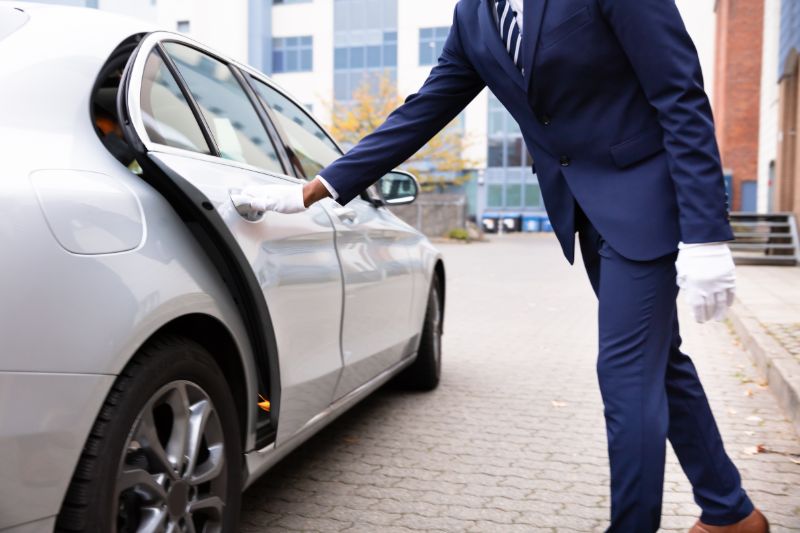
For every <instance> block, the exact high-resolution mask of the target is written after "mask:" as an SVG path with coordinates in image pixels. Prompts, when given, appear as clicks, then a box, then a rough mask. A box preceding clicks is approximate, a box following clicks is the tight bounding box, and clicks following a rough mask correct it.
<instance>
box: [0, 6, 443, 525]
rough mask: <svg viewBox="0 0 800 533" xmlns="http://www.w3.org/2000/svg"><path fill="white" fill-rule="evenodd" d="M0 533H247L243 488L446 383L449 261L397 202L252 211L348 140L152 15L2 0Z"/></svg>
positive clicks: (399, 190) (394, 181) (392, 188)
mask: <svg viewBox="0 0 800 533" xmlns="http://www.w3.org/2000/svg"><path fill="white" fill-rule="evenodd" d="M0 146H2V149H1V150H0V154H2V155H1V157H0V213H2V217H0V249H2V251H3V253H2V259H0V265H1V266H0V268H2V270H1V271H0V294H2V300H0V530H2V531H3V532H14V533H38V532H44V531H48V532H49V531H53V530H56V531H70V532H77V531H85V532H93V533H106V532H111V533H114V532H120V533H121V532H133V531H142V532H149V531H152V532H159V531H164V532H173V531H189V532H193V531H198V532H199V531H205V532H220V531H223V532H232V531H235V530H236V523H237V520H238V514H239V502H240V497H241V491H242V490H243V489H244V488H246V487H247V486H248V485H249V484H250V483H252V482H253V481H254V480H255V479H256V478H258V476H260V475H261V474H263V473H264V472H265V471H266V470H267V469H269V468H270V467H271V466H272V465H274V464H275V463H276V462H277V461H279V460H280V459H281V458H282V457H284V456H285V455H286V454H287V453H288V452H290V451H291V450H292V449H294V448H295V447H297V446H298V445H299V444H300V443H301V442H303V441H304V440H306V439H307V438H308V437H309V436H311V435H312V434H313V433H315V432H316V431H318V430H319V429H320V428H322V427H323V426H324V425H326V424H327V423H329V422H330V421H331V420H333V419H334V418H336V416H338V415H339V414H341V413H342V412H344V411H345V410H347V409H348V408H350V407H351V406H353V405H354V404H355V403H356V402H358V401H359V400H361V399H362V398H364V397H365V396H366V395H368V394H369V393H370V392H372V391H374V390H375V389H376V388H378V387H379V386H381V385H382V384H383V383H385V382H387V381H388V380H389V379H391V378H393V377H394V376H399V379H401V380H402V381H403V382H404V383H405V384H407V385H409V386H411V387H414V388H417V389H432V388H434V387H436V385H437V384H438V381H439V375H440V368H441V342H440V341H441V334H442V316H443V311H444V291H445V286H444V283H445V275H444V266H443V263H442V259H441V257H440V254H439V253H438V252H437V251H436V250H435V249H434V248H433V247H432V246H431V244H430V243H429V242H428V240H427V239H426V238H425V237H424V236H423V235H422V234H420V233H419V232H417V231H416V230H414V229H413V228H411V227H410V226H408V225H407V224H405V223H403V222H402V221H401V220H399V219H398V218H397V217H395V216H394V215H393V214H392V213H391V212H390V211H389V210H388V209H387V207H386V206H387V204H402V203H408V202H411V201H413V200H414V198H415V197H416V194H417V190H418V188H417V184H416V181H415V180H414V178H413V176H410V175H409V174H405V173H402V172H393V173H390V174H389V175H388V176H386V177H384V178H382V179H381V180H380V181H379V182H378V185H377V187H375V188H373V190H371V191H369V192H368V193H367V194H365V195H364V196H363V197H360V198H356V199H355V200H353V201H352V202H350V203H349V204H348V205H346V206H340V205H338V204H337V203H335V202H334V201H333V200H330V199H328V200H326V201H323V202H320V203H319V204H316V205H314V206H313V207H312V208H311V209H309V210H308V211H307V212H306V213H302V214H295V215H282V214H277V213H263V212H258V211H256V210H254V209H253V208H252V207H250V206H249V204H247V203H237V202H235V201H234V200H232V198H234V199H235V198H237V197H240V195H239V196H237V195H238V193H239V192H240V191H241V190H242V189H244V188H246V187H250V186H253V185H259V186H265V187H270V186H276V185H280V184H286V183H300V182H302V181H304V180H306V179H309V178H312V177H313V176H314V175H315V174H316V173H317V171H318V170H319V169H320V168H322V167H324V166H326V165H327V164H329V163H330V162H331V161H333V160H334V159H335V158H337V157H338V156H339V155H340V154H341V152H340V150H339V148H338V147H337V145H336V144H335V143H334V141H333V140H332V139H331V137H330V136H329V135H328V133H327V132H326V131H325V130H324V129H323V128H321V127H320V126H319V125H318V123H317V122H316V121H315V120H314V119H313V118H312V117H311V116H310V115H309V114H308V113H307V112H306V110H305V109H303V107H302V106H300V105H298V104H297V103H296V102H295V101H294V100H292V98H291V97H290V96H289V95H287V94H286V93H285V92H283V91H282V90H281V89H280V88H278V87H276V86H275V85H274V84H273V83H272V82H270V80H269V79H268V78H267V77H265V76H264V75H263V74H261V73H260V72H258V71H256V70H254V69H253V68H251V67H248V66H247V65H243V64H240V63H237V62H235V61H232V60H230V59H228V58H226V57H225V56H223V55H221V54H218V53H216V52H214V51H212V50H210V49H208V48H206V47H205V46H203V45H201V44H199V43H197V42H195V41H193V40H191V39H188V38H186V37H184V36H181V35H176V34H173V33H167V32H163V31H158V30H157V28H151V27H148V25H147V23H146V22H141V21H137V20H133V19H127V18H123V17H118V16H115V15H111V14H108V13H103V12H99V11H96V10H89V9H78V8H68V7H55V6H44V5H36V4H27V3H15V2H2V3H0Z"/></svg>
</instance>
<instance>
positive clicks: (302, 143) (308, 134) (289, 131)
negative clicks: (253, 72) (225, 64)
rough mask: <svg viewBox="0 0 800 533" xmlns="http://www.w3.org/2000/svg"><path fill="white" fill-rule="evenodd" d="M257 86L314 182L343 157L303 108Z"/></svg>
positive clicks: (272, 91) (260, 85)
mask: <svg viewBox="0 0 800 533" xmlns="http://www.w3.org/2000/svg"><path fill="white" fill-rule="evenodd" d="M254 85H255V88H256V92H257V93H258V94H259V96H260V97H261V98H262V99H263V100H264V102H265V105H267V106H269V107H270V108H271V109H272V110H273V111H274V112H275V116H276V117H277V120H278V122H280V125H281V126H282V129H283V131H284V132H285V133H286V136H287V137H288V142H289V145H290V147H291V148H292V151H293V152H294V153H295V155H296V156H297V159H298V160H299V161H297V162H296V163H297V164H299V165H300V167H301V168H302V171H303V174H305V176H306V177H307V178H313V177H314V176H316V175H317V174H318V173H319V171H320V170H322V169H323V168H325V167H326V166H328V165H330V164H331V163H333V162H334V161H335V160H336V159H338V158H339V157H341V155H342V154H341V152H340V151H339V149H338V148H337V147H336V145H335V144H334V143H333V141H331V140H330V138H329V137H328V136H327V134H326V133H325V131H324V130H323V129H322V128H320V127H319V126H317V124H316V123H315V122H314V121H313V120H312V119H311V117H310V116H309V115H308V113H306V112H305V110H303V108H301V107H300V106H298V105H297V104H295V103H294V102H292V101H291V100H289V99H288V98H286V97H285V96H283V95H282V94H281V93H279V92H278V91H276V90H275V89H273V88H272V87H270V86H269V85H267V84H265V83H262V82H260V81H258V80H256V81H255V83H254Z"/></svg>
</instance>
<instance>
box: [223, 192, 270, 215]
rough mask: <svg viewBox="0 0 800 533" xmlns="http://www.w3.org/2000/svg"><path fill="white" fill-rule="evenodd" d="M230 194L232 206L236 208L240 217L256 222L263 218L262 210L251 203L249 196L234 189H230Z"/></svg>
mask: <svg viewBox="0 0 800 533" xmlns="http://www.w3.org/2000/svg"><path fill="white" fill-rule="evenodd" d="M230 194H231V202H233V207H234V208H236V212H237V213H239V215H240V216H241V217H242V218H244V219H245V220H247V221H249V222H258V221H259V220H261V219H262V218H264V211H263V210H262V209H260V208H259V207H257V206H254V205H253V203H252V199H253V198H252V197H251V196H248V195H246V194H242V193H241V191H239V190H236V189H231V191H230Z"/></svg>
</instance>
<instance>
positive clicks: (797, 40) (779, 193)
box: [774, 0, 800, 218]
mask: <svg viewBox="0 0 800 533" xmlns="http://www.w3.org/2000/svg"><path fill="white" fill-rule="evenodd" d="M799 77H800V3H798V2H797V0H782V2H781V11H780V38H779V46H778V145H777V160H776V165H775V174H776V176H775V189H774V198H775V200H774V203H775V207H776V210H778V211H791V212H794V213H795V215H796V216H797V217H798V218H800V135H798V133H797V128H798V126H800V81H799V80H798V78H799Z"/></svg>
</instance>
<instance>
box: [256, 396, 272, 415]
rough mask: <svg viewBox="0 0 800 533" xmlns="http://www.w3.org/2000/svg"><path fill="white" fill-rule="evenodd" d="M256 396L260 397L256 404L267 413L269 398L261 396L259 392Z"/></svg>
mask: <svg viewBox="0 0 800 533" xmlns="http://www.w3.org/2000/svg"><path fill="white" fill-rule="evenodd" d="M258 397H259V398H260V399H261V401H260V402H258V406H259V407H260V408H262V409H263V410H264V411H266V412H268V413H269V408H270V403H269V400H267V399H266V398H264V397H263V396H261V395H260V394H259V395H258Z"/></svg>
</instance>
